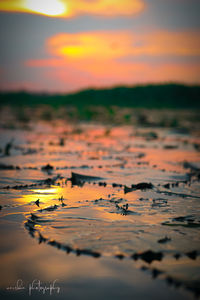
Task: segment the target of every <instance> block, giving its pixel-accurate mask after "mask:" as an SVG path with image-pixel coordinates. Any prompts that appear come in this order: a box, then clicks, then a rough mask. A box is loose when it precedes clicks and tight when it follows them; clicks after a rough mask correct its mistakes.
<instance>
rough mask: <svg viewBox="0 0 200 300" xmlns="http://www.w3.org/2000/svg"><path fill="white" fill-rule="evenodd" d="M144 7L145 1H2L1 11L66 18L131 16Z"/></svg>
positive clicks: (0, 0) (0, 3) (0, 4)
mask: <svg viewBox="0 0 200 300" xmlns="http://www.w3.org/2000/svg"><path fill="white" fill-rule="evenodd" d="M144 6H145V5H144V2H143V0H0V11H7V12H22V13H36V14H43V15H47V16H50V17H66V18H69V17H75V16H79V15H84V14H85V15H99V16H106V17H112V16H130V15H133V14H137V13H140V12H141V11H143V9H144Z"/></svg>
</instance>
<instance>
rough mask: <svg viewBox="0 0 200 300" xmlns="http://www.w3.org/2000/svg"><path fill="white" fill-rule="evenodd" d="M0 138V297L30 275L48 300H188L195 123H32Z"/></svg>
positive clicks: (193, 242) (199, 168)
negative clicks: (51, 287) (52, 284)
mask: <svg viewBox="0 0 200 300" xmlns="http://www.w3.org/2000/svg"><path fill="white" fill-rule="evenodd" d="M0 142H1V146H0V147H1V153H0V178H1V179H0V194H1V196H0V224H1V225H0V226H1V230H0V236H1V246H0V250H1V251H0V266H1V268H0V270H1V271H0V279H1V280H0V282H1V286H0V288H1V289H0V293H1V295H2V296H3V297H4V298H5V299H6V298H7V299H12V298H13V299H22V298H23V297H24V299H25V298H26V297H27V295H28V286H29V284H30V282H32V281H33V280H34V279H36V278H37V279H38V280H40V281H41V282H43V284H46V285H47V284H48V283H49V282H53V281H54V280H58V281H57V285H58V286H60V292H59V293H57V292H56V290H54V291H53V295H52V297H54V298H56V299H57V298H58V299H64V298H65V297H66V296H67V299H79V298H80V299H81V298H85V299H94V298H95V299H102V298H111V297H115V298H116V299H121V298H122V297H124V295H125V296H126V298H127V299H133V298H135V299H147V298H148V299H149V297H150V298H151V297H152V299H169V297H171V298H172V299H194V298H195V297H197V298H198V297H199V294H200V289H199V286H200V276H199V274H200V268H199V267H200V235H199V230H200V213H199V208H200V202H199V201H200V156H199V149H200V134H199V132H198V130H197V129H196V128H191V127H188V128H184V130H183V129H180V128H170V127H167V126H165V127H160V126H157V127H155V126H153V127H150V126H149V125H148V126H145V127H144V126H143V127H142V126H139V125H138V124H137V126H136V125H115V126H111V125H102V124H99V123H98V124H97V123H96V124H95V123H83V122H82V123H79V124H75V123H74V124H73V123H69V122H64V121H61V120H60V121H55V120H54V121H51V122H50V121H48V122H44V121H37V122H32V123H31V122H30V123H29V126H26V127H23V126H18V127H16V128H15V129H13V128H5V126H4V128H3V126H2V128H1V137H0ZM18 279H21V280H22V281H23V285H24V289H18V290H14V289H9V288H8V287H11V286H14V285H16V282H17V280H18ZM34 297H35V298H37V299H38V297H41V299H43V298H44V297H46V298H47V297H49V291H47V292H45V293H44V294H43V293H42V292H41V291H40V292H39V291H38V290H33V291H32V298H34Z"/></svg>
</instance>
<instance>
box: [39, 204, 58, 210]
mask: <svg viewBox="0 0 200 300" xmlns="http://www.w3.org/2000/svg"><path fill="white" fill-rule="evenodd" d="M57 208H58V205H56V204H55V205H53V206H49V207H46V208H43V209H40V212H43V211H54V210H56V209H57Z"/></svg>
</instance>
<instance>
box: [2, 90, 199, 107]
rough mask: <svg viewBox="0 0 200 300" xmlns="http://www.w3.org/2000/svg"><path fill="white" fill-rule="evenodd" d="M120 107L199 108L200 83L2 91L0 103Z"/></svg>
mask: <svg viewBox="0 0 200 300" xmlns="http://www.w3.org/2000/svg"><path fill="white" fill-rule="evenodd" d="M41 104H42V105H45V104H47V105H51V106H53V107H58V106H63V105H73V106H77V107H83V106H119V107H138V108H139V107H140V108H200V86H189V85H182V84H157V85H156V84H154V85H138V86H132V87H126V86H119V87H114V88H106V89H87V90H83V91H79V92H75V93H71V94H53V95H52V94H47V93H29V92H24V91H22V92H1V93H0V105H12V106H19V105H20V106H38V105H41Z"/></svg>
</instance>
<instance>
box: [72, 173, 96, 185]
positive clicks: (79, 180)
mask: <svg viewBox="0 0 200 300" xmlns="http://www.w3.org/2000/svg"><path fill="white" fill-rule="evenodd" d="M100 179H102V178H101V177H97V176H89V175H83V174H78V173H74V172H72V173H71V178H70V180H71V182H72V185H83V184H84V182H85V181H95V180H100Z"/></svg>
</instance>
